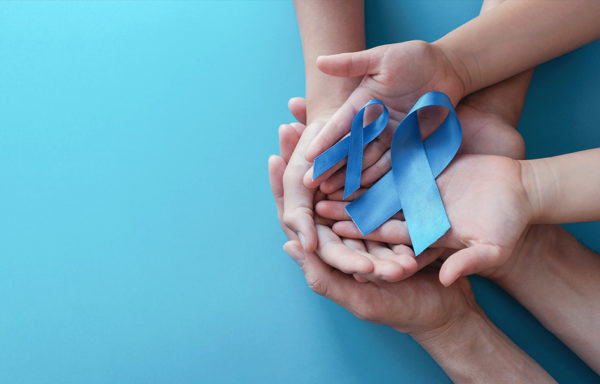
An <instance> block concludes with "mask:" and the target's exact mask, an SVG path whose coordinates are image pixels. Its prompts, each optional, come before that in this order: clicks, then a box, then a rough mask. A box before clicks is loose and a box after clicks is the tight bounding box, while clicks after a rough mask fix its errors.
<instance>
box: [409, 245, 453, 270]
mask: <svg viewBox="0 0 600 384" xmlns="http://www.w3.org/2000/svg"><path fill="white" fill-rule="evenodd" d="M446 250H447V249H446V248H427V249H426V250H424V251H423V252H422V253H421V254H420V255H419V256H418V257H416V258H415V260H417V270H418V271H420V270H421V269H423V268H425V267H426V266H428V265H430V264H431V263H433V262H434V261H436V260H437V259H439V258H440V257H441V256H442V254H443V253H444V252H445V251H446Z"/></svg>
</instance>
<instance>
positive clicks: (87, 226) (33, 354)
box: [0, 0, 600, 384]
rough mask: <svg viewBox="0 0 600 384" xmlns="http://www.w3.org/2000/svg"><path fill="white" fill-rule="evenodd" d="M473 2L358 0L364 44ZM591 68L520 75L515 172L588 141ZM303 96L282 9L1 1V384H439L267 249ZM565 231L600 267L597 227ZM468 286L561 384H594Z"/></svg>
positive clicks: (579, 61)
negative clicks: (290, 127)
mask: <svg viewBox="0 0 600 384" xmlns="http://www.w3.org/2000/svg"><path fill="white" fill-rule="evenodd" d="M479 5H480V2H479V1H477V0H464V1H458V0H457V1H447V0H438V1H433V0H429V1H416V0H413V1H409V0H397V1H391V0H390V1H384V0H379V1H368V4H367V9H366V12H367V36H368V43H369V45H371V46H372V45H378V44H383V43H393V42H399V41H403V40H408V39H423V40H428V41H432V40H435V39H436V38H438V37H440V36H442V35H443V34H444V33H445V32H447V31H449V30H451V29H453V28H455V27H457V26H459V25H460V24H462V23H464V22H466V21H467V20H469V19H470V18H472V17H474V16H475V15H476V14H477V13H478V8H479ZM490 49H493V47H490ZM599 64H600V43H598V42H596V43H593V44H591V45H588V46H586V47H584V48H581V49H579V50H577V51H574V52H572V53H570V54H568V55H566V56H563V57H560V58H558V59H556V60H553V61H551V62H549V63H547V64H544V65H542V66H540V67H539V68H538V69H537V71H536V73H535V76H534V78H533V82H532V84H531V89H530V91H529V95H528V98H527V103H526V106H525V111H524V114H523V118H522V120H521V124H520V130H521V131H522V132H523V135H524V136H525V138H526V141H527V145H528V149H527V153H528V156H529V157H539V156H550V155H557V154H561V153H566V152H571V151H576V150H581V149H586V148H592V147H597V146H600V129H599V128H600V114H599V113H597V112H598V107H597V106H598V96H597V92H598V90H599V89H600V77H599V76H598V68H600V65H599ZM303 93H304V75H303V63H302V52H301V46H300V39H299V35H298V32H297V27H296V24H295V15H294V10H293V6H292V3H291V1H148V2H145V1H120V2H111V1H89V2H88V1H63V2H61V1H30V2H20V1H3V2H0V306H1V310H0V382H2V383H11V384H18V383H87V384H92V383H320V382H328V383H365V382H382V381H387V382H391V381H394V382H407V383H414V382H447V381H449V379H448V378H447V376H446V375H445V374H444V372H443V371H442V370H441V369H440V368H439V367H438V366H437V365H436V364H435V362H434V361H433V360H432V359H431V358H430V357H429V356H428V355H427V353H425V352H424V351H423V350H422V349H421V348H420V347H419V346H418V345H417V344H416V343H415V342H414V341H412V339H411V338H410V337H408V336H406V335H402V334H399V333H396V332H394V331H392V330H390V329H387V328H385V327H382V326H378V325H373V324H369V323H366V322H363V321H360V320H358V319H356V318H354V317H353V316H352V315H351V314H350V313H348V312H346V311H345V310H344V309H342V308H340V307H338V306H336V305H335V304H333V303H331V302H329V301H327V300H326V299H323V298H321V297H319V296H317V295H316V294H314V293H312V292H311V291H310V290H309V289H308V288H307V287H306V284H305V282H304V279H303V276H302V274H301V272H300V270H299V269H298V268H297V266H296V265H295V264H294V262H293V261H292V260H291V259H289V258H288V257H287V256H286V255H285V254H284V253H283V251H282V249H281V245H282V244H283V242H284V235H283V233H282V231H281V230H280V228H279V224H278V222H277V219H276V213H275V207H274V204H273V202H272V198H271V194H270V190H269V186H268V182H267V158H268V156H269V155H270V154H272V153H277V152H278V144H277V128H278V126H279V124H280V123H283V122H289V121H291V119H292V116H291V115H290V113H289V112H288V111H287V109H286V103H287V100H288V98H289V97H291V96H297V95H303ZM568 228H569V229H570V230H571V231H572V233H573V234H575V236H577V237H578V238H579V239H580V240H581V241H583V242H584V243H585V244H587V245H588V246H590V247H591V248H593V249H595V250H600V236H598V233H600V225H599V224H598V223H588V224H579V225H572V226H569V227H568ZM472 280H473V283H474V286H475V289H476V294H477V297H478V299H479V301H480V302H481V305H482V306H483V307H484V308H485V310H486V311H487V313H488V314H489V316H490V317H491V318H492V319H493V320H494V321H495V322H496V324H498V326H499V327H500V328H501V329H502V330H504V331H505V332H506V333H507V334H508V335H509V336H510V337H511V338H512V339H513V340H514V341H515V342H516V343H517V344H518V345H519V346H520V347H522V348H523V349H524V350H525V351H527V352H528V353H529V354H531V356H533V357H534V358H535V359H536V360H537V361H538V362H539V363H540V364H541V365H542V366H543V367H544V368H545V369H547V370H548V371H549V372H550V373H551V374H552V375H553V376H554V377H555V378H556V379H557V380H558V381H560V382H565V383H566V382H576V383H592V382H598V376H596V375H595V374H594V373H593V372H592V371H591V370H590V369H589V368H587V366H586V365H585V364H584V363H583V362H582V361H581V360H579V359H578V358H577V357H576V356H575V355H574V354H573V353H571V352H570V351H569V350H568V349H567V348H566V347H565V346H564V345H563V344H562V343H561V342H560V341H558V339H556V338H555V337H553V336H552V335H551V334H550V333H548V332H547V331H546V330H545V329H544V328H543V327H542V326H541V325H540V324H539V323H538V322H537V321H536V320H535V319H534V318H533V317H531V316H530V315H529V314H528V312H527V311H526V310H524V309H523V308H522V307H521V306H519V305H518V304H517V303H516V302H515V301H513V300H512V299H511V298H510V297H509V296H507V295H506V294H505V293H504V292H503V291H501V290H500V289H498V288H497V287H495V286H493V285H492V284H490V283H489V282H487V281H485V280H483V279H480V278H474V279H472Z"/></svg>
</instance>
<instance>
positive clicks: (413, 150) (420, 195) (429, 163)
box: [314, 91, 462, 256]
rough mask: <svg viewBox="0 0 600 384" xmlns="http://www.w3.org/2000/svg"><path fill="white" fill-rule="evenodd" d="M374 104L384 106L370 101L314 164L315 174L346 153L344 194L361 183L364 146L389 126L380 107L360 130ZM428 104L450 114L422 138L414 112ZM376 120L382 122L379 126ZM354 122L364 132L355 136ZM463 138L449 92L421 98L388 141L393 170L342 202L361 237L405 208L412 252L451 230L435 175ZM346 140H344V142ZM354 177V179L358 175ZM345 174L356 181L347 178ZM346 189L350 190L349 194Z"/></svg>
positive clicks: (324, 169) (445, 164) (416, 251)
mask: <svg viewBox="0 0 600 384" xmlns="http://www.w3.org/2000/svg"><path fill="white" fill-rule="evenodd" d="M373 104H381V105H383V103H382V102H381V101H379V100H371V101H369V102H368V103H367V104H366V105H365V106H364V107H363V109H361V111H360V112H359V113H358V114H357V115H356V117H355V119H354V121H353V124H352V130H351V133H350V136H348V137H346V138H345V139H344V140H342V141H340V142H338V143H337V144H336V145H334V146H333V147H331V148H330V149H328V150H327V151H325V152H324V153H323V154H321V155H320V156H319V157H317V158H316V159H315V164H314V166H315V170H314V174H316V170H317V166H318V167H319V172H320V173H318V174H317V176H314V178H316V177H318V175H320V174H322V173H323V172H325V171H326V170H327V169H329V168H331V167H332V166H333V165H335V164H337V163H338V162H339V161H341V160H342V159H344V158H345V157H346V156H348V166H347V168H348V169H347V171H346V185H345V187H344V198H346V197H347V196H348V195H349V194H350V193H352V192H354V191H355V190H356V189H358V187H360V175H361V170H362V154H363V147H364V146H365V145H367V144H368V143H369V142H371V141H372V140H374V139H375V137H377V135H379V134H380V133H381V132H382V131H383V128H385V125H387V120H388V116H389V114H388V111H387V108H385V106H384V110H383V112H382V114H381V115H380V116H379V118H378V119H377V120H375V121H374V122H373V123H371V124H369V125H368V126H366V127H364V128H362V121H363V113H364V109H365V108H366V107H367V106H369V105H373ZM432 106H438V107H443V108H445V109H447V110H448V115H447V116H446V119H445V120H444V121H443V122H442V123H441V125H440V126H439V127H438V128H437V130H436V131H435V132H434V133H433V134H432V135H431V136H430V137H429V138H427V140H425V141H423V139H422V137H421V132H420V129H419V119H418V111H419V110H421V109H423V108H426V107H432ZM380 119H381V120H380ZM357 120H358V122H357ZM384 121H385V123H384ZM378 124H383V127H380V126H378ZM357 125H360V128H361V130H362V131H363V132H361V134H359V135H357V136H356V137H355V138H353V137H352V136H353V135H355V132H358V130H356V129H355V127H356V126H357ZM367 129H368V130H367ZM372 131H373V132H377V135H376V136H375V137H372V135H373V133H372ZM355 140H356V141H358V143H359V144H360V143H361V142H362V146H361V147H360V149H357V147H358V144H356V143H355ZM359 140H360V141H359ZM461 141H462V129H461V126H460V122H459V120H458V116H457V115H456V111H455V110H454V107H453V105H452V102H451V101H450V99H449V98H448V96H447V95H446V94H444V93H442V92H435V91H434V92H428V93H426V94H424V95H423V96H421V98H420V99H419V100H418V101H417V103H416V104H415V105H414V106H413V107H412V109H411V110H410V112H409V113H408V114H407V115H406V117H405V118H404V120H402V122H401V123H400V124H399V125H398V128H397V129H396V131H395V132H394V136H393V139H392V144H391V157H392V169H391V170H390V171H389V172H387V173H386V174H385V175H384V176H383V177H382V178H381V179H379V180H378V181H377V183H375V184H374V185H373V186H372V187H371V188H369V189H368V190H367V191H366V192H365V193H363V194H362V195H361V196H360V197H358V198H357V199H356V200H354V201H353V202H351V203H350V204H348V205H347V206H346V212H348V214H349V215H350V217H351V218H352V221H354V224H356V226H357V227H358V229H359V230H360V232H361V233H362V234H363V235H367V234H369V233H371V232H372V231H373V230H375V229H376V228H378V227H379V226H380V225H382V224H383V223H385V222H386V221H387V220H389V219H390V218H391V217H392V216H394V215H395V214H396V213H397V212H399V211H400V210H403V213H404V218H405V220H406V225H407V227H408V233H409V235H410V239H411V242H412V245H413V249H414V252H415V255H417V256H418V255H419V254H420V253H422V252H423V251H424V250H425V249H427V247H429V246H430V245H431V244H433V243H434V242H435V241H437V240H438V239H439V238H440V237H442V236H443V235H444V234H445V233H446V232H447V231H448V229H450V221H449V220H448V216H447V214H446V210H445V208H444V204H443V202H442V198H441V196H440V192H439V189H438V187H437V184H436V182H435V178H436V177H437V176H438V175H439V174H440V173H442V171H443V170H444V169H445V168H446V167H447V166H448V164H450V162H451V161H452V159H453V158H454V156H455V155H456V153H457V152H458V149H459V148H460V144H461ZM344 142H346V144H342V143H344ZM336 146H337V147H338V148H336ZM334 148H335V151H334ZM344 150H345V152H344ZM351 151H354V153H351ZM355 157H361V160H360V161H357V160H353V162H352V163H351V159H354V158H355ZM317 160H318V162H319V164H318V165H317ZM357 166H360V169H358V170H357V169H355V168H353V167H357ZM351 167H352V168H353V169H352V170H350V168H351ZM357 175H358V179H356V177H357ZM348 176H351V177H353V178H354V179H353V180H348ZM357 183H358V186H357ZM348 185H350V187H349V186H348ZM353 188H355V189H353ZM347 191H350V193H348V194H347V193H346V192H347Z"/></svg>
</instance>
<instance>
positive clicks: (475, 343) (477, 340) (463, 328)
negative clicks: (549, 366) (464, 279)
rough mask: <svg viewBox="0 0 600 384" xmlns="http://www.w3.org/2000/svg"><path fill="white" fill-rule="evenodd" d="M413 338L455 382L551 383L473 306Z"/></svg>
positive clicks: (523, 353) (548, 377)
mask: <svg viewBox="0 0 600 384" xmlns="http://www.w3.org/2000/svg"><path fill="white" fill-rule="evenodd" d="M413 338H414V339H415V340H416V341H417V342H418V343H419V344H420V345H421V346H422V347H423V348H424V349H425V350H426V351H427V352H428V353H429V354H430V355H431V357H433V358H434V359H435V361H436V362H437V363H438V364H439V365H440V366H441V367H442V369H443V370H444V371H445V372H446V374H448V376H449V377H450V378H451V379H452V381H453V382H457V383H467V382H468V383H471V382H472V383H494V382H498V383H507V382H510V383H531V382H535V383H541V382H554V381H553V380H552V377H550V376H549V375H548V374H547V373H546V372H545V371H544V370H543V369H542V368H541V367H540V366H539V365H538V364H537V363H536V362H535V361H534V360H533V359H531V357H529V356H528V355H527V354H526V353H525V352H523V351H522V350H521V349H520V348H519V347H518V346H516V345H515V344H514V343H513V342H512V341H511V340H510V339H509V338H508V337H507V336H506V335H504V334H503V333H502V331H500V330H499V329H498V328H497V327H496V326H495V325H494V324H493V323H492V322H491V320H489V319H488V318H487V316H486V315H485V313H483V311H482V310H481V309H480V308H479V307H477V308H473V310H471V311H469V312H467V313H466V314H465V316H464V317H463V318H462V320H461V321H458V322H454V323H453V324H452V325H451V326H450V327H448V328H446V329H444V330H441V331H440V332H436V333H430V334H420V335H414V336H413Z"/></svg>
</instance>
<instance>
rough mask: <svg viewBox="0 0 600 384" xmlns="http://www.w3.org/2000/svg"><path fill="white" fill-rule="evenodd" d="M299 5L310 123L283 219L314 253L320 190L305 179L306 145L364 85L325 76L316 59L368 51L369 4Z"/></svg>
mask: <svg viewBox="0 0 600 384" xmlns="http://www.w3.org/2000/svg"><path fill="white" fill-rule="evenodd" d="M294 7H295V9H296V15H297V19H298V27H299V30H300V36H301V39H302V49H303V53H304V61H305V74H306V96H307V100H306V101H307V105H308V108H307V110H306V112H305V113H306V119H307V121H306V123H307V124H308V127H307V129H306V130H304V132H303V134H302V137H301V139H300V141H299V142H298V145H297V146H295V149H294V151H293V154H292V156H291V158H290V161H289V164H288V167H287V168H286V170H285V174H284V182H283V185H284V191H285V193H284V206H285V213H284V214H283V221H284V223H285V225H286V226H287V227H288V228H289V229H290V230H291V231H293V232H294V233H295V234H296V235H297V236H298V239H299V240H300V241H301V243H302V244H303V246H304V247H305V248H306V249H307V250H310V251H313V250H314V249H315V248H316V246H317V234H316V228H315V224H314V220H313V205H314V194H315V191H314V188H309V187H307V186H305V185H304V184H303V183H302V177H303V175H304V174H305V173H306V171H307V170H308V169H309V168H310V167H311V164H310V163H309V162H308V161H306V148H307V146H308V144H309V143H310V142H311V141H312V139H313V138H314V136H315V135H316V134H317V133H318V132H319V130H320V129H321V128H322V127H323V126H324V125H325V123H326V121H327V120H328V119H329V118H330V117H331V116H332V114H333V112H334V111H335V110H337V108H338V107H339V106H340V105H342V104H343V102H344V101H345V100H346V99H347V97H348V96H349V95H350V93H351V92H352V91H353V90H354V89H355V88H356V86H357V85H358V83H359V79H351V78H340V77H338V78H336V77H332V76H327V75H325V74H324V73H322V72H321V71H319V70H318V69H317V67H316V58H317V57H318V56H319V55H329V54H335V53H339V52H346V51H348V52H352V51H358V50H362V49H364V46H365V37H364V9H363V8H364V7H363V1H362V0H328V1H321V0H296V1H294ZM325 21H326V22H325Z"/></svg>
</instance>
